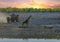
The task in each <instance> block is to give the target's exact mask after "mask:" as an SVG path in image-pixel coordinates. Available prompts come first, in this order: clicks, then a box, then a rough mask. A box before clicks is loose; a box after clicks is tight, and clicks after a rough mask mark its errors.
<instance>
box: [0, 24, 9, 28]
mask: <svg viewBox="0 0 60 42" xmlns="http://www.w3.org/2000/svg"><path fill="white" fill-rule="evenodd" d="M7 25H8V24H7V23H3V24H0V28H3V27H5V26H7Z"/></svg>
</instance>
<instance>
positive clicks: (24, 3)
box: [0, 0, 60, 8]
mask: <svg viewBox="0 0 60 42" xmlns="http://www.w3.org/2000/svg"><path fill="white" fill-rule="evenodd" d="M6 7H12V8H13V7H16V8H60V0H0V8H6Z"/></svg>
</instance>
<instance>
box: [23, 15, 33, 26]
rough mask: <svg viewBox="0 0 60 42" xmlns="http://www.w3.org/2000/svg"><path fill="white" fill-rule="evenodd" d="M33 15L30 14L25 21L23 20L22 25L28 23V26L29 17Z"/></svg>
mask: <svg viewBox="0 0 60 42" xmlns="http://www.w3.org/2000/svg"><path fill="white" fill-rule="evenodd" d="M31 17H32V15H30V16H29V17H28V18H27V19H26V20H25V21H23V22H22V27H23V26H24V24H26V26H28V23H29V19H30V18H31Z"/></svg>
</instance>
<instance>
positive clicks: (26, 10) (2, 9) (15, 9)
mask: <svg viewBox="0 0 60 42" xmlns="http://www.w3.org/2000/svg"><path fill="white" fill-rule="evenodd" d="M0 12H60V8H0Z"/></svg>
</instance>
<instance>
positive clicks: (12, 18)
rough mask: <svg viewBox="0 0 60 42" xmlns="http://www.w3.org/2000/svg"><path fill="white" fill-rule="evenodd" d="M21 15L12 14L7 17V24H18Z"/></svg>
mask: <svg viewBox="0 0 60 42" xmlns="http://www.w3.org/2000/svg"><path fill="white" fill-rule="evenodd" d="M18 18H19V15H15V14H12V15H10V17H7V18H6V19H7V23H13V22H18Z"/></svg>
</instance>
